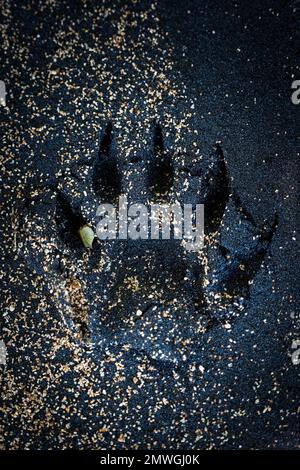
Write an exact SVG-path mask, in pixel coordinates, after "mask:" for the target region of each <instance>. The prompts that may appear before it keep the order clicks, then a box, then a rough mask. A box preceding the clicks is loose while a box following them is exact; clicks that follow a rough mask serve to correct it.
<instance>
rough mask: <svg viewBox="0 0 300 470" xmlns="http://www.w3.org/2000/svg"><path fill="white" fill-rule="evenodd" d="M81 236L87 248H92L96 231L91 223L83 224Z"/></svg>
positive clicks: (80, 230) (80, 231)
mask: <svg viewBox="0 0 300 470" xmlns="http://www.w3.org/2000/svg"><path fill="white" fill-rule="evenodd" d="M79 236H80V238H81V241H82V243H83V244H84V246H85V248H92V246H93V241H94V238H95V233H94V230H93V229H92V228H91V227H90V226H89V225H83V226H82V227H80V229H79Z"/></svg>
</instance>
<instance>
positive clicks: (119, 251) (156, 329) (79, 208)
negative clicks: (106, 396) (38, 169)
mask: <svg viewBox="0 0 300 470" xmlns="http://www.w3.org/2000/svg"><path fill="white" fill-rule="evenodd" d="M152 134H153V147H152V149H150V150H149V152H148V154H146V155H145V156H143V157H142V156H141V157H140V158H139V157H135V158H134V159H132V160H129V161H124V160H123V159H122V158H121V156H120V155H119V153H118V149H117V144H116V134H115V130H114V128H113V125H112V123H109V124H108V125H107V127H106V128H105V129H104V131H103V133H102V135H101V138H100V146H99V150H97V152H95V155H94V157H93V158H91V159H87V160H80V161H79V162H76V164H74V167H73V168H71V169H70V171H69V173H67V172H65V174H64V175H63V176H62V177H61V178H60V179H59V181H58V183H57V184H56V187H55V193H56V203H55V221H56V229H57V234H56V235H55V238H56V240H57V246H56V249H57V251H56V254H57V256H55V260H54V261H53V264H52V267H51V270H52V271H53V272H55V275H54V284H55V285H56V286H58V287H57V295H56V301H57V302H58V303H60V305H61V309H62V311H64V312H65V313H64V317H65V318H66V319H67V321H68V322H69V324H70V325H71V327H74V328H75V327H76V328H77V331H79V332H80V335H81V339H83V340H89V341H92V343H93V344H100V343H103V342H104V343H105V342H106V341H109V342H110V343H111V342H116V343H118V344H120V343H121V344H130V345H131V346H132V347H134V348H136V349H140V350H144V351H146V352H147V353H148V354H149V355H150V356H151V357H153V358H156V359H161V360H171V361H174V360H175V361H177V360H179V358H180V357H181V356H182V354H185V352H189V353H190V351H191V347H192V346H191V344H192V343H193V342H194V344H195V345H197V344H199V335H200V334H205V333H206V332H207V331H208V330H209V329H211V328H213V327H216V326H217V325H218V324H220V323H222V322H225V321H227V320H228V319H232V318H234V317H236V316H238V315H240V314H241V312H242V311H243V309H244V308H245V306H246V305H247V302H249V301H250V286H251V284H252V283H253V282H254V280H255V276H256V274H257V272H258V271H259V270H260V268H261V266H262V263H263V261H264V259H265V257H266V254H267V253H268V248H269V246H270V243H271V242H272V239H273V236H274V233H275V231H276V227H277V223H278V220H277V215H276V214H275V215H274V220H273V222H272V223H271V224H269V227H262V228H261V227H258V226H257V224H256V222H255V220H254V219H253V217H252V215H251V214H250V213H249V212H248V211H247V210H246V209H245V208H244V207H243V205H242V203H241V201H240V198H239V196H238V195H237V194H236V192H235V190H234V188H232V186H231V178H230V175H229V171H228V167H227V165H226V161H225V158H224V154H223V151H222V148H221V147H220V146H219V145H217V146H216V147H215V148H214V150H213V152H212V155H211V156H209V158H208V159H207V160H206V161H205V162H202V160H199V159H197V158H191V157H190V156H188V155H185V154H181V153H177V154H175V155H174V154H172V152H171V151H169V150H168V148H166V147H165V144H164V137H163V131H162V128H161V127H160V125H159V124H155V125H154V126H153V129H152ZM121 195H126V196H127V198H128V202H129V204H131V203H136V202H139V203H144V204H149V203H168V204H171V203H174V202H176V201H177V202H179V203H181V204H193V205H194V206H195V205H196V204H200V203H203V204H204V208H205V246H204V249H203V250H202V251H200V252H191V251H188V250H186V249H185V247H184V244H183V243H182V240H177V239H174V238H171V239H170V240H151V239H148V240H130V239H128V240H118V239H117V240H106V241H100V240H98V239H97V238H95V240H94V243H93V247H92V249H86V248H85V247H84V246H83V244H82V241H81V240H80V237H79V229H80V227H82V226H84V225H86V224H88V225H90V226H92V227H94V228H95V226H96V224H97V217H96V210H97V207H98V205H99V204H100V202H101V203H111V204H114V203H116V201H117V200H118V197H119V196H121ZM72 325H73V326H72Z"/></svg>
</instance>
